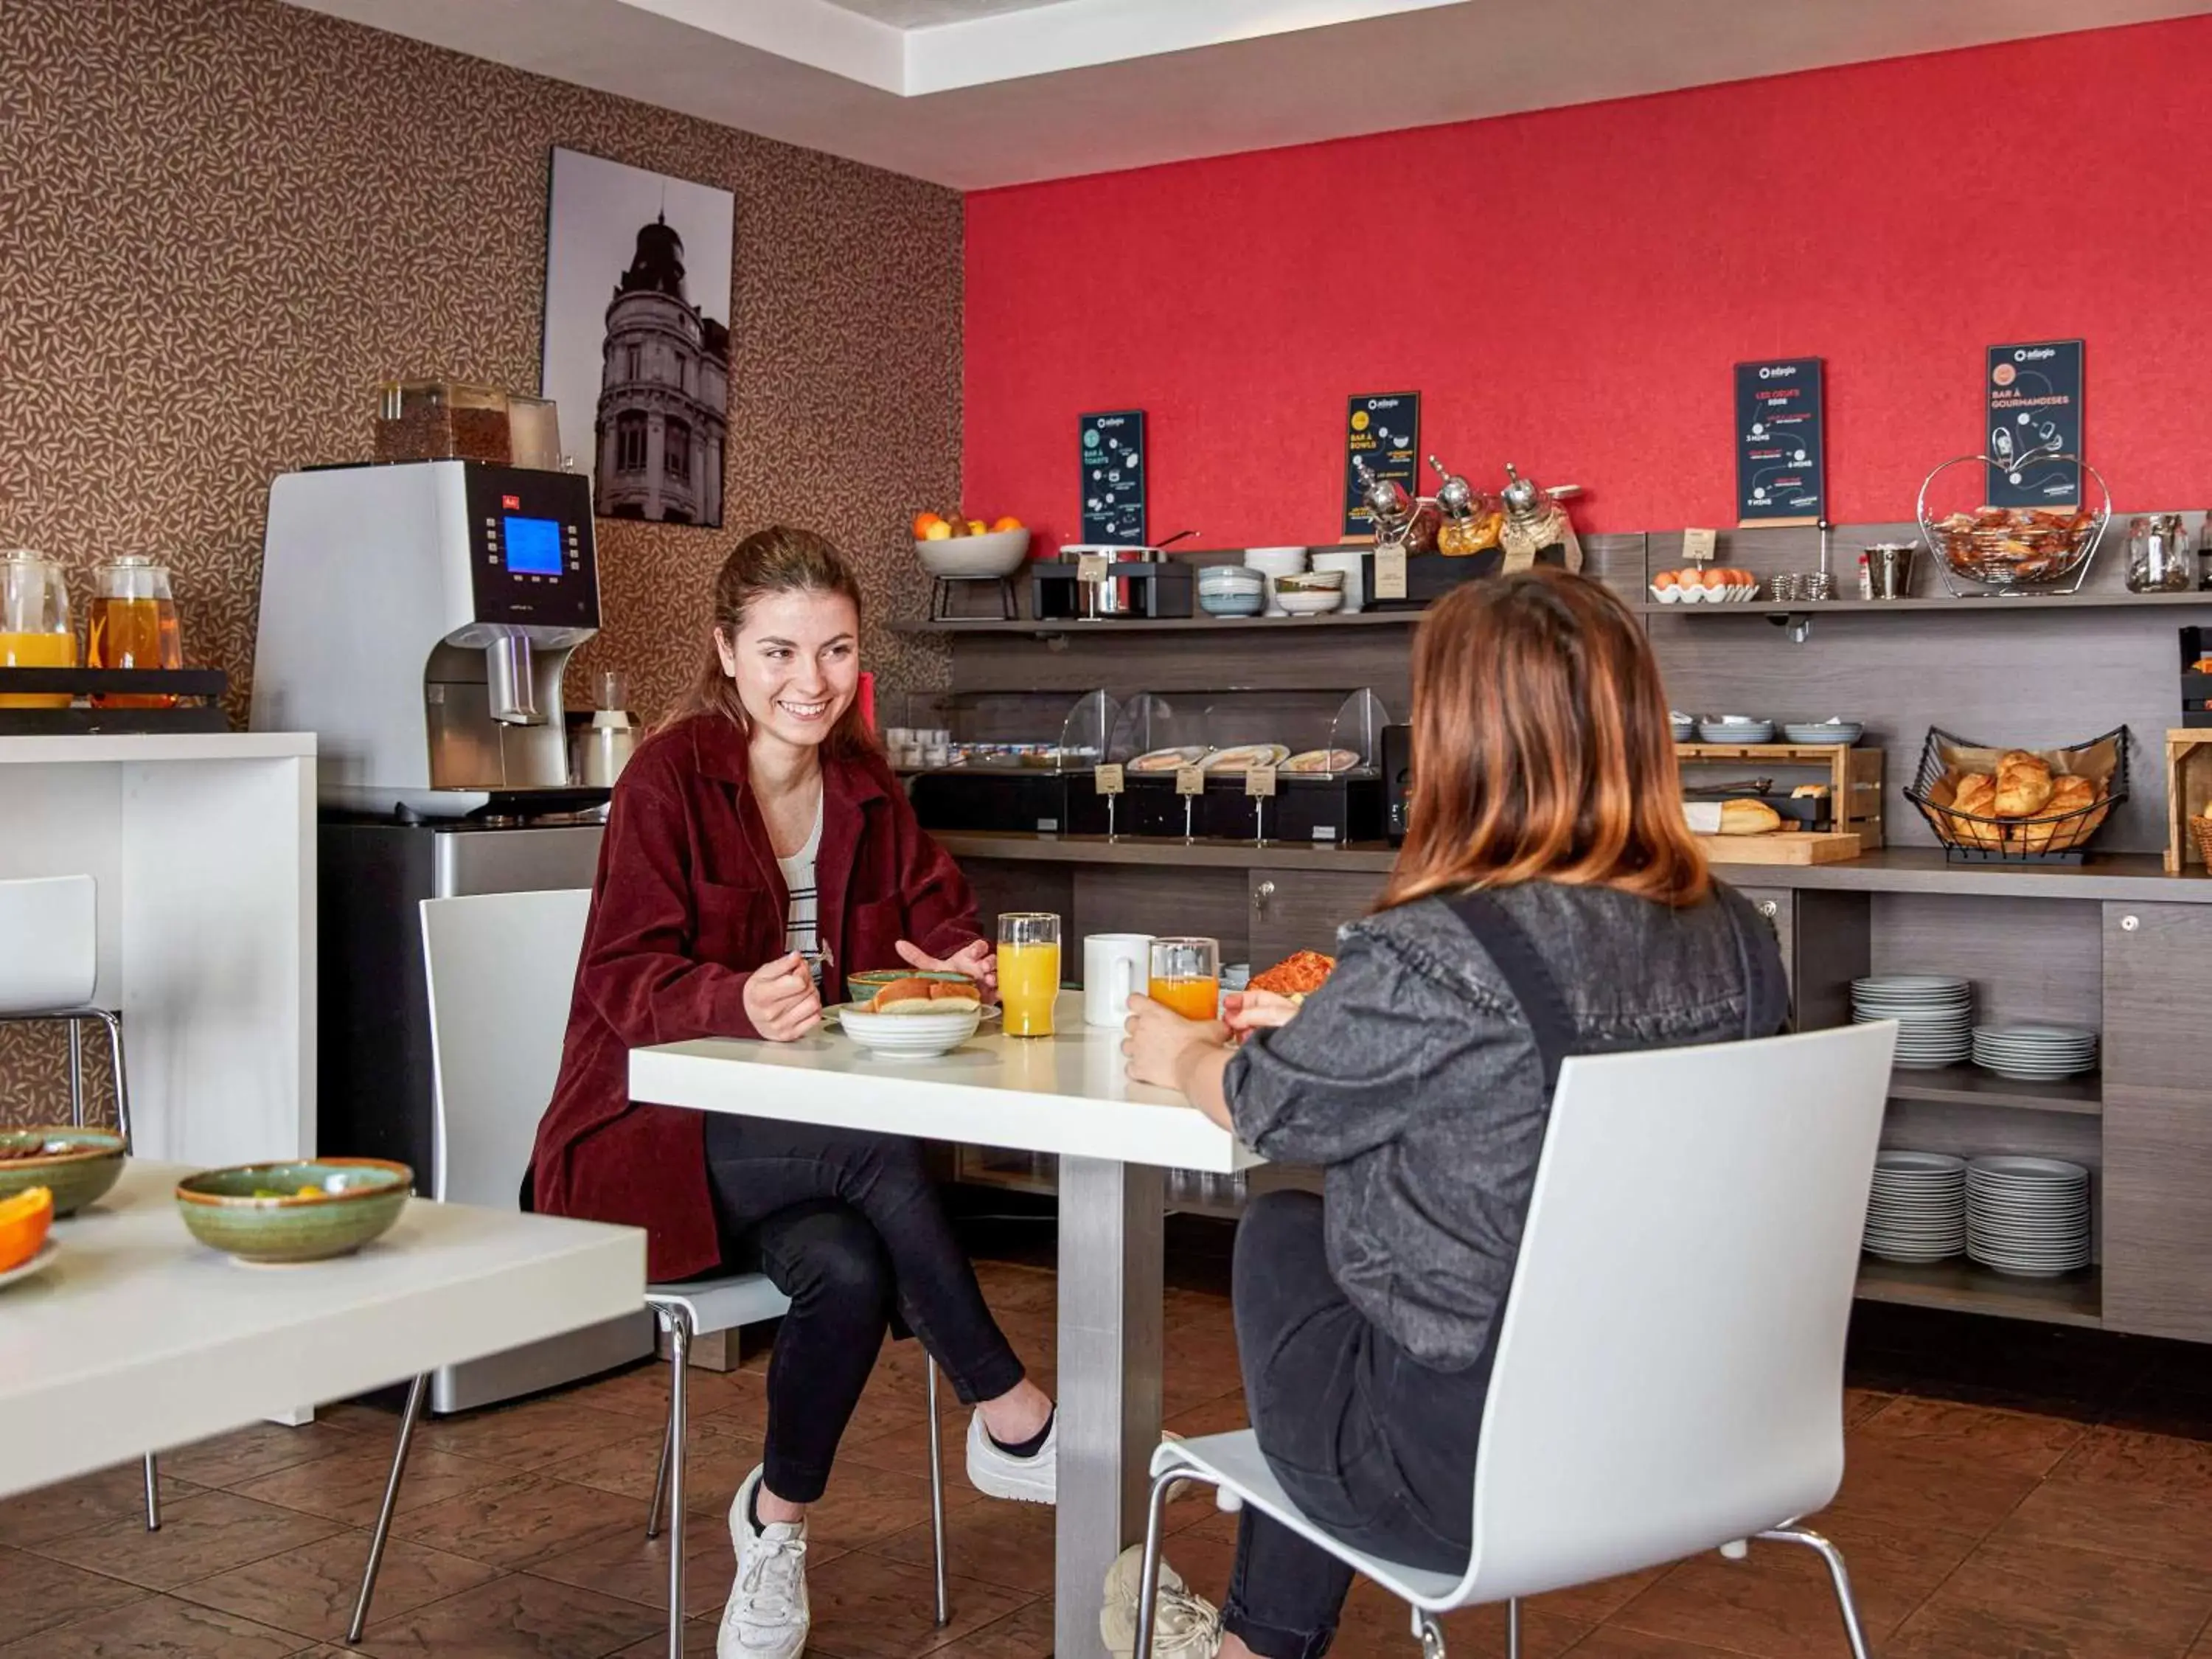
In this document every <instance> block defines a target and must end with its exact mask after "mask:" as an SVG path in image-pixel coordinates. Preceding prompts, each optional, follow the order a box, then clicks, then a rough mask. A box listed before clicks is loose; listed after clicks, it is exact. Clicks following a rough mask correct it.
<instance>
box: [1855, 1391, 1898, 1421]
mask: <svg viewBox="0 0 2212 1659" xmlns="http://www.w3.org/2000/svg"><path fill="white" fill-rule="evenodd" d="M1896 1397H1897V1396H1896V1395H1889V1394H1882V1393H1881V1392H1879V1391H1878V1390H1876V1389H1844V1427H1845V1428H1847V1429H1848V1428H1850V1427H1852V1426H1854V1425H1857V1424H1860V1423H1863V1422H1865V1421H1866V1420H1867V1419H1869V1417H1872V1416H1873V1415H1874V1414H1875V1413H1876V1412H1878V1411H1880V1410H1881V1408H1882V1407H1885V1406H1887V1404H1889V1402H1890V1401H1892V1400H1894V1399H1895V1398H1896Z"/></svg>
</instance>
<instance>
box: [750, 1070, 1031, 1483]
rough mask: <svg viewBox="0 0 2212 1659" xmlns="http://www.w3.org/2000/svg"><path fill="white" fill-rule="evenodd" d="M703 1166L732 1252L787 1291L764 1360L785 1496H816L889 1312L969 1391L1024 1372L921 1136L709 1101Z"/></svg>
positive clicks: (770, 1478)
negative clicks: (737, 1111) (815, 1122)
mask: <svg viewBox="0 0 2212 1659" xmlns="http://www.w3.org/2000/svg"><path fill="white" fill-rule="evenodd" d="M707 1181H708V1185H709V1186H710V1187H711V1188H713V1190H714V1210H715V1214H716V1217H717V1218H718V1220H719V1221H720V1225H721V1231H722V1238H723V1249H724V1253H725V1255H726V1258H727V1260H728V1261H729V1262H730V1264H731V1266H732V1267H738V1268H744V1269H751V1268H754V1267H757V1268H758V1270H759V1271H761V1272H763V1273H766V1274H767V1275H768V1276H769V1279H772V1280H774V1281H775V1286H776V1288H777V1289H778V1290H780V1291H782V1292H783V1293H784V1294H785V1295H786V1296H787V1297H790V1298H791V1311H790V1312H789V1313H787V1314H786V1315H785V1316H784V1320H783V1325H782V1328H781V1329H780V1330H779V1331H778V1332H777V1333H776V1338H775V1352H774V1353H773V1354H771V1355H770V1356H769V1364H768V1450H767V1452H766V1455H765V1456H764V1459H763V1462H764V1463H765V1466H766V1467H765V1472H764V1474H763V1477H762V1478H763V1480H765V1481H766V1483H767V1486H768V1489H769V1491H770V1492H774V1493H775V1495H776V1496H777V1497H778V1498H786V1499H788V1500H789V1501H790V1502H792V1503H794V1504H811V1503H812V1502H813V1501H814V1500H815V1499H816V1498H819V1497H821V1496H822V1491H823V1487H824V1486H827V1485H828V1484H829V1464H830V1461H831V1460H832V1459H833V1458H834V1457H835V1456H836V1452H837V1442H838V1439H839V1438H840V1437H842V1435H843V1434H844V1432H845V1425H846V1424H847V1423H848V1422H850V1421H851V1420H852V1416H853V1407H854V1406H856V1405H857V1404H859V1403H860V1391H861V1390H862V1389H865V1388H866V1386H867V1383H868V1373H869V1372H870V1371H872V1370H874V1369H875V1364H876V1356H877V1355H878V1352H881V1350H882V1348H883V1344H884V1331H885V1329H886V1328H889V1327H890V1322H891V1320H892V1318H893V1316H894V1315H896V1317H897V1318H898V1319H899V1320H900V1321H902V1322H903V1324H904V1325H905V1327H906V1328H908V1329H909V1330H911V1331H913V1332H914V1334H915V1335H917V1336H919V1337H920V1338H921V1344H922V1346H924V1347H925V1348H927V1349H928V1350H929V1352H930V1355H931V1357H932V1358H934V1359H935V1360H936V1361H937V1363H938V1364H939V1365H940V1366H941V1367H943V1368H944V1370H945V1375H946V1376H949V1377H951V1380H952V1386H953V1388H954V1389H957V1391H958V1393H959V1395H960V1398H961V1399H962V1400H963V1401H966V1402H968V1403H969V1404H970V1405H972V1404H974V1403H975V1401H980V1400H995V1399H996V1398H998V1396H999V1395H1002V1394H1004V1393H1006V1390H1007V1389H1011V1388H1012V1387H1013V1386H1014V1385H1015V1384H1016V1383H1019V1382H1020V1381H1021V1380H1022V1362H1021V1361H1020V1360H1019V1359H1018V1358H1015V1357H1014V1351H1013V1349H1012V1347H1010V1346H1007V1343H1006V1336H1005V1335H1004V1334H1003V1333H1001V1332H1000V1329H999V1326H998V1322H996V1321H995V1320H994V1319H993V1318H992V1317H991V1310H989V1309H988V1308H987V1307H986V1306H985V1305H984V1304H983V1292H982V1291H981V1289H980V1288H979V1287H978V1286H977V1285H976V1283H975V1268H974V1267H971V1266H970V1265H969V1261H968V1258H967V1256H966V1255H964V1254H963V1252H962V1250H961V1249H960V1245H959V1243H958V1242H957V1240H956V1239H955V1238H954V1237H952V1226H951V1223H950V1222H949V1221H948V1220H947V1219H946V1218H945V1206H943V1205H942V1204H941V1203H939V1200H938V1195H937V1188H935V1186H934V1185H933V1184H932V1183H931V1182H930V1179H929V1176H928V1174H927V1171H925V1170H924V1169H923V1168H922V1162H921V1148H920V1147H919V1146H917V1145H916V1144H915V1142H914V1141H911V1140H908V1139H902V1138H901V1137H899V1136H896V1135H872V1134H863V1133H858V1132H857V1131H854V1130H849V1129H827V1128H817V1127H811V1126H810V1125H807V1124H804V1123H782V1122H778V1121H775V1120H774V1119H770V1118H754V1117H736V1116H731V1115H726V1114H723V1113H719V1112H710V1113H708V1115H707Z"/></svg>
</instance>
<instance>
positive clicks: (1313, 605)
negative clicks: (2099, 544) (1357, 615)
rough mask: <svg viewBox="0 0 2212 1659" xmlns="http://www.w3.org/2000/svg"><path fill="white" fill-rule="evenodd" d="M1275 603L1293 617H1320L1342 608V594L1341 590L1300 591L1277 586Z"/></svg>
mask: <svg viewBox="0 0 2212 1659" xmlns="http://www.w3.org/2000/svg"><path fill="white" fill-rule="evenodd" d="M1275 603H1276V604H1277V605H1280V606H1281V607H1282V608H1283V609H1284V610H1285V611H1288V612H1289V613H1290V614H1291V616H1293V617H1320V616H1325V615H1327V614H1328V612H1329V611H1335V610H1339V609H1340V608H1342V606H1343V605H1344V595H1343V593H1342V592H1328V593H1312V592H1305V593H1301V592H1293V591H1292V590H1291V589H1289V588H1286V587H1279V588H1277V590H1276V592H1275Z"/></svg>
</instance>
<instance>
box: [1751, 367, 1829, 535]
mask: <svg viewBox="0 0 2212 1659" xmlns="http://www.w3.org/2000/svg"><path fill="white" fill-rule="evenodd" d="M1825 378H1826V377H1825V374H1824V367H1823V364H1822V362H1821V360H1820V358H1818V357H1784V358H1776V359H1770V360H1768V361H1766V362H1756V363H1738V364H1737V365H1736V366H1735V517H1736V522H1737V523H1738V524H1741V525H1752V524H1818V523H1820V521H1821V520H1823V519H1825V518H1826V517H1827V516H1828V463H1827V456H1826V451H1825V449H1824V448H1823V447H1822V446H1823V442H1824V434H1823V432H1822V424H1823V422H1822V415H1821V392H1822V386H1823V384H1824V380H1825Z"/></svg>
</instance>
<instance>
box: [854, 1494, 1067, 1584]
mask: <svg viewBox="0 0 2212 1659" xmlns="http://www.w3.org/2000/svg"><path fill="white" fill-rule="evenodd" d="M945 1538H946V1550H945V1553H946V1559H947V1562H948V1570H949V1571H953V1572H957V1573H959V1574H960V1575H962V1576H963V1577H968V1578H979V1579H981V1580H982V1581H983V1582H984V1583H987V1584H996V1585H998V1586H999V1587H1000V1588H1001V1589H1010V1590H1014V1591H1017V1592H1018V1593H1020V1594H1021V1595H1051V1594H1052V1563H1053V1512H1052V1510H1050V1509H1049V1508H1048V1506H1046V1505H1044V1504H1006V1503H981V1504H969V1505H967V1506H966V1507H965V1508H963V1509H961V1510H957V1512H955V1513H954V1514H952V1515H949V1516H946V1517H945ZM868 1548H869V1549H870V1550H871V1551H872V1552H873V1553H875V1554H878V1555H880V1556H883V1557H884V1558H885V1559H887V1560H892V1561H902V1562H904V1563H905V1564H906V1565H908V1566H909V1567H915V1568H918V1569H920V1570H921V1571H924V1572H927V1571H931V1567H932V1553H931V1548H930V1529H929V1525H928V1522H927V1520H925V1521H924V1522H922V1523H921V1525H919V1526H914V1527H908V1528H906V1530H904V1531H903V1532H897V1533H893V1534H890V1536H889V1537H887V1538H879V1539H878V1540H876V1541H874V1542H873V1543H872V1544H870V1545H869V1546H868Z"/></svg>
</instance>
